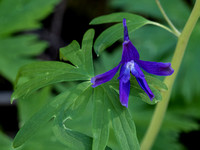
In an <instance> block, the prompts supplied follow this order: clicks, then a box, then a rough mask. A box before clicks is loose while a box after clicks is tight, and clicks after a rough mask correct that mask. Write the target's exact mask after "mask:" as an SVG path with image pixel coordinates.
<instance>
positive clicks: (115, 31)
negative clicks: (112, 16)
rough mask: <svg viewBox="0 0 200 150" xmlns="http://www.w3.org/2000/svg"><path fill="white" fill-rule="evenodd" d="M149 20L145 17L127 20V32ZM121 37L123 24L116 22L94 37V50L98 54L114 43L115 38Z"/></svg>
mask: <svg viewBox="0 0 200 150" xmlns="http://www.w3.org/2000/svg"><path fill="white" fill-rule="evenodd" d="M148 23H149V21H148V20H146V19H141V20H138V21H137V22H133V21H127V27H128V30H129V34H131V33H132V32H134V31H135V30H136V29H138V28H140V27H142V26H144V25H146V24H148ZM122 37H123V24H122V23H118V24H115V25H113V26H111V27H109V28H108V29H106V30H105V31H103V32H102V33H101V34H100V35H99V36H98V38H97V39H96V41H95V43H94V50H95V52H96V53H97V55H99V53H101V52H102V51H104V50H105V49H106V48H108V47H109V46H111V45H112V44H113V43H115V42H116V41H117V40H119V39H120V38H122Z"/></svg>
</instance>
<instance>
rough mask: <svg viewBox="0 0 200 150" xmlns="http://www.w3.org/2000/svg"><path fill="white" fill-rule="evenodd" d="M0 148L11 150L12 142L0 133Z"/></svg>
mask: <svg viewBox="0 0 200 150" xmlns="http://www.w3.org/2000/svg"><path fill="white" fill-rule="evenodd" d="M0 147H1V149H2V150H13V148H12V141H11V139H10V138H9V137H7V136H6V135H5V134H3V133H2V132H1V131H0Z"/></svg>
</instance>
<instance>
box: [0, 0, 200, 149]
mask: <svg viewBox="0 0 200 150" xmlns="http://www.w3.org/2000/svg"><path fill="white" fill-rule="evenodd" d="M193 3H194V1H193V0H161V4H162V6H163V8H164V9H165V11H166V13H167V14H168V17H169V18H170V19H171V20H172V22H173V23H174V24H175V26H176V27H177V28H178V29H179V31H182V29H183V27H184V24H185V22H186V20H187V18H188V17H189V14H190V12H191V9H192V6H193ZM119 11H120V12H122V11H124V12H132V13H136V14H139V15H142V16H143V17H145V18H148V19H149V20H153V21H157V22H160V23H162V24H166V22H165V21H164V19H163V17H162V15H161V13H160V11H159V9H158V7H157V5H156V3H155V1H154V0H140V1H137V0H95V1H92V0H76V1H74V0H42V1H41V0H0V85H1V86H0V102H1V103H0V116H1V117H0V130H1V132H0V149H2V150H4V149H5V150H7V149H12V147H11V144H12V138H13V137H14V136H15V134H16V132H17V130H18V127H21V126H22V125H23V124H24V122H25V121H26V120H28V119H29V118H30V117H31V116H32V115H33V114H34V113H35V112H37V111H38V110H39V109H40V108H41V107H42V106H44V105H45V104H47V103H48V102H49V101H50V98H51V97H52V96H54V95H56V94H57V93H60V92H61V91H65V90H67V87H68V86H70V85H69V84H67V85H66V84H58V85H55V86H53V87H47V88H44V89H42V90H40V91H38V92H35V93H34V95H31V96H29V97H26V98H25V99H20V100H19V101H18V102H17V103H15V104H12V106H11V105H10V104H9V101H8V100H9V96H10V92H12V90H13V87H14V80H15V78H16V75H17V72H18V69H19V68H20V67H21V66H23V65H25V64H27V63H30V62H34V61H41V60H58V58H59V57H58V56H59V55H58V50H59V48H60V47H63V46H66V45H68V44H69V43H70V42H71V41H72V40H74V39H75V40H77V41H78V42H80V41H81V39H82V36H83V34H84V32H85V31H86V30H87V29H88V28H90V27H93V28H95V31H96V37H97V36H98V35H99V34H100V33H101V32H102V31H103V30H104V29H106V28H107V27H109V24H106V25H98V26H89V22H90V21H91V20H92V19H93V18H94V17H97V16H100V15H105V14H109V13H112V12H119ZM166 25H167V24H166ZM130 37H131V40H132V42H133V44H134V45H135V46H136V47H137V49H138V51H139V53H140V56H141V58H142V59H143V60H149V61H164V62H167V61H170V60H171V57H172V54H173V51H174V49H175V46H176V42H177V38H176V37H175V36H174V35H172V34H170V33H168V32H167V31H165V30H163V29H160V28H158V27H155V26H152V25H147V26H144V27H142V28H140V29H139V30H136V31H135V32H134V33H133V34H131V35H130ZM199 37H200V22H198V24H197V26H196V28H195V29H194V32H193V33H192V36H191V39H190V41H189V45H188V47H187V51H186V53H185V56H184V60H183V63H182V65H181V68H180V72H179V74H178V77H177V79H176V82H175V85H174V88H173V93H172V97H171V101H170V104H169V109H168V112H167V114H166V117H165V120H164V123H163V127H162V130H161V132H160V133H159V136H158V137H157V139H156V143H155V145H154V147H153V149H154V150H157V149H158V150H160V149H162V150H168V149H173V150H175V149H177V150H179V149H192V148H194V147H195V148H196V149H197V148H200V147H199V145H198V141H197V140H198V139H199V138H200V134H199V133H200V132H199V120H200V109H199V108H200V101H199V99H200V84H199V82H198V81H199V80H198V78H199V76H200V70H199V66H200V63H199V57H200V51H199V50H198V49H199ZM121 44H122V42H121V41H119V42H117V43H115V44H114V45H113V46H111V47H110V48H108V49H107V50H106V51H104V52H103V53H102V54H101V55H100V57H98V58H97V57H96V55H95V54H94V57H95V68H96V74H98V73H102V72H104V71H106V70H109V69H110V68H112V67H114V66H116V64H117V63H118V62H119V60H120V58H121V50H122V46H121ZM160 79H161V80H162V79H163V78H160ZM72 84H73V83H72ZM133 92H134V91H133ZM4 99H5V101H4ZM13 105H14V106H13ZM154 107H155V106H153V105H147V104H146V103H143V102H141V101H139V100H137V99H135V98H134V99H133V98H130V102H129V109H130V110H131V112H132V114H133V119H134V121H135V124H136V128H137V134H138V138H139V140H140V141H141V140H142V137H143V135H144V133H145V131H146V129H147V127H148V124H149V121H150V119H151V116H152V113H153V110H154ZM16 108H17V111H16ZM84 116H90V112H89V111H86V112H84ZM16 118H17V119H16ZM87 120H90V118H87V119H85V120H83V119H79V120H78V121H77V122H76V124H73V123H72V125H71V126H74V125H76V126H77V128H80V127H79V126H80V125H79V123H80V122H81V126H82V127H81V129H80V130H82V131H83V132H84V131H87V130H88V129H87V128H88V122H87ZM69 124H70V123H69ZM40 130H41V131H40V132H37V134H36V135H34V136H33V137H32V138H31V139H29V140H28V141H27V142H26V144H24V145H23V147H20V148H19V149H26V150H29V149H30V150H31V149H38V150H46V149H52V150H53V149H60V150H62V149H66V147H65V145H64V144H63V143H62V142H60V141H59V140H58V139H57V138H56V137H55V134H54V131H53V130H52V122H49V124H48V126H45V127H43V128H41V129H40ZM195 135H198V136H196V137H195Z"/></svg>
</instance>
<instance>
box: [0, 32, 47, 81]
mask: <svg viewBox="0 0 200 150" xmlns="http://www.w3.org/2000/svg"><path fill="white" fill-rule="evenodd" d="M46 47H47V43H46V42H40V41H38V40H37V37H36V36H35V35H20V36H15V37H7V38H4V39H0V54H1V55H0V73H1V74H2V75H3V76H5V77H6V78H7V79H8V80H10V81H12V82H14V80H15V78H16V75H17V71H18V69H19V68H20V67H21V66H23V65H25V64H27V63H30V62H34V61H35V60H34V59H33V58H32V57H33V56H37V55H38V54H40V53H41V52H42V51H44V49H45V48H46Z"/></svg>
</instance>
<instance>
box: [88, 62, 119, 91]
mask: <svg viewBox="0 0 200 150" xmlns="http://www.w3.org/2000/svg"><path fill="white" fill-rule="evenodd" d="M120 65H121V63H119V65H118V66H116V67H115V68H113V69H111V70H109V71H107V72H105V73H103V74H99V75H97V76H95V77H93V78H92V79H91V83H93V85H92V87H93V88H95V87H97V86H99V85H101V84H103V83H105V82H108V81H110V80H111V79H112V78H113V77H114V76H115V74H116V73H117V71H118V70H119V67H120Z"/></svg>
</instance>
